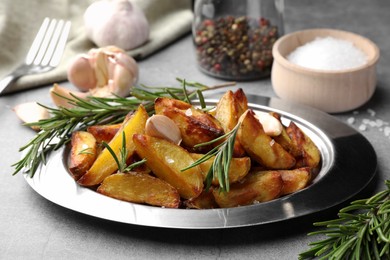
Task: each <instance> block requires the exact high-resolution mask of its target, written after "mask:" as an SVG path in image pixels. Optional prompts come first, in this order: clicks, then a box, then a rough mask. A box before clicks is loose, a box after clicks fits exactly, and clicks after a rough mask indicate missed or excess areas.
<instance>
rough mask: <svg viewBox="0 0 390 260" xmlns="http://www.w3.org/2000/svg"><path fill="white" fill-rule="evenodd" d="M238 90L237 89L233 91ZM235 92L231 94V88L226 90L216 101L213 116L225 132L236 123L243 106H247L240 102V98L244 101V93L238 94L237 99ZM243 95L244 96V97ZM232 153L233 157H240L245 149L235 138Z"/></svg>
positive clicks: (231, 128)
mask: <svg viewBox="0 0 390 260" xmlns="http://www.w3.org/2000/svg"><path fill="white" fill-rule="evenodd" d="M240 90H241V89H240ZM240 90H237V91H236V92H235V93H237V92H239V91H240ZM241 92H242V90H241ZM235 93H234V94H233V91H231V90H228V91H226V92H225V94H224V95H223V96H222V97H221V98H220V100H219V101H218V103H217V107H216V109H215V118H216V119H217V120H218V121H219V122H220V123H221V126H222V128H223V130H224V131H225V133H227V132H230V131H231V130H233V128H234V127H235V126H236V125H237V123H238V119H239V118H240V116H241V115H242V114H243V113H244V111H243V109H244V107H248V105H247V104H241V102H243V101H242V100H244V102H245V101H246V96H245V94H241V95H239V96H240V100H237V99H236V95H235ZM243 97H245V99H244V98H243ZM241 99H242V100H241ZM245 105H246V106H245ZM233 155H234V156H235V157H242V156H244V155H245V150H244V148H243V147H242V145H241V144H240V142H239V141H238V140H237V139H236V140H235V143H234V151H233Z"/></svg>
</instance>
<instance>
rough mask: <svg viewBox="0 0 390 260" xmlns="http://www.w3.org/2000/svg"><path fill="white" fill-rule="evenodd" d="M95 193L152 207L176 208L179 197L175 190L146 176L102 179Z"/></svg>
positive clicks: (124, 175)
mask: <svg viewBox="0 0 390 260" xmlns="http://www.w3.org/2000/svg"><path fill="white" fill-rule="evenodd" d="M97 192H99V193H101V194H104V195H106V196H109V197H112V198H116V199H120V200H124V201H129V202H134V203H146V204H149V205H153V206H161V207H166V208H178V207H179V205H180V196H179V193H178V192H177V190H176V189H175V188H173V187H172V186H171V185H169V184H168V183H166V182H165V181H163V180H160V179H159V178H156V177H152V176H150V175H147V174H141V173H135V172H129V173H116V174H112V175H110V176H108V177H107V178H105V179H104V181H103V182H102V184H101V185H100V186H99V188H98V189H97Z"/></svg>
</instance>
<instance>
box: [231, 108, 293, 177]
mask: <svg viewBox="0 0 390 260" xmlns="http://www.w3.org/2000/svg"><path fill="white" fill-rule="evenodd" d="M240 121H241V125H240V128H239V129H238V133H237V137H238V140H239V141H240V143H241V144H242V146H243V147H244V149H245V151H246V152H247V153H248V154H249V155H250V157H251V158H252V159H254V160H256V161H257V162H258V163H260V164H261V165H263V166H264V167H266V168H268V169H290V168H292V167H293V166H294V165H295V158H294V157H293V156H292V155H291V154H290V153H288V152H287V151H286V150H285V149H284V148H283V147H282V146H281V145H280V144H278V143H277V142H276V141H275V140H274V139H272V138H271V137H270V136H268V135H267V134H265V133H264V130H263V127H262V125H261V123H260V122H259V120H258V119H257V118H256V117H255V113H254V112H253V111H252V110H247V112H245V113H244V114H243V115H242V116H241V118H240Z"/></svg>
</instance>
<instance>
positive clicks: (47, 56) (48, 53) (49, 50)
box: [41, 20, 64, 66]
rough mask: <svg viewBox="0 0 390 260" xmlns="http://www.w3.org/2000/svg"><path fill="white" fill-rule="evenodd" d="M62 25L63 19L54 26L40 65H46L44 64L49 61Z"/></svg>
mask: <svg viewBox="0 0 390 260" xmlns="http://www.w3.org/2000/svg"><path fill="white" fill-rule="evenodd" d="M63 25H64V21H63V20H60V21H59V22H58V23H57V26H56V28H55V30H54V33H53V37H52V38H51V39H50V43H49V46H48V48H47V50H46V52H45V56H44V57H43V59H42V62H41V65H42V66H46V65H48V64H49V61H50V59H51V57H52V55H53V52H54V48H55V47H56V46H57V42H58V39H59V38H60V36H61V32H62V29H63Z"/></svg>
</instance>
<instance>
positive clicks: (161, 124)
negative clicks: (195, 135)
mask: <svg viewBox="0 0 390 260" xmlns="http://www.w3.org/2000/svg"><path fill="white" fill-rule="evenodd" d="M145 133H146V134H147V135H150V136H153V137H159V138H163V139H165V140H168V141H170V142H172V143H175V144H177V145H180V143H181V140H182V137H181V133H180V129H179V127H178V126H177V125H176V124H175V122H173V120H172V119H170V118H169V117H167V116H164V115H153V116H151V117H149V118H148V120H147V121H146V126H145Z"/></svg>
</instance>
